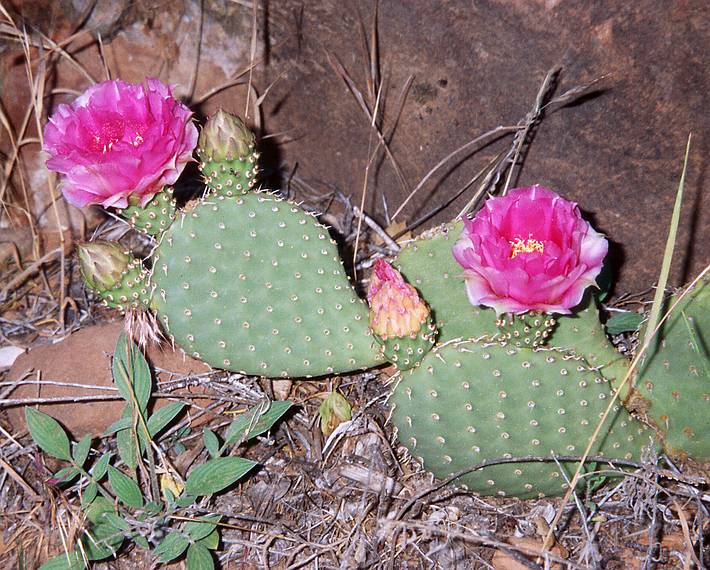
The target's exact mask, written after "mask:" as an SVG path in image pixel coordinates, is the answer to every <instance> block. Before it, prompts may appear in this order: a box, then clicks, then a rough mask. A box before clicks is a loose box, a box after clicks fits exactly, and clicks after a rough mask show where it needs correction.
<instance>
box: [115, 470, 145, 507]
mask: <svg viewBox="0 0 710 570" xmlns="http://www.w3.org/2000/svg"><path fill="white" fill-rule="evenodd" d="M108 482H109V483H110V484H111V489H113V492H114V493H115V494H116V496H117V497H118V498H119V499H120V500H121V502H122V503H124V504H125V505H126V506H128V507H134V508H140V507H142V506H143V494H142V493H141V489H140V487H139V486H138V483H136V482H135V481H134V480H133V479H131V478H130V477H129V476H128V475H126V474H125V473H122V472H121V471H119V470H118V469H116V468H115V467H113V466H111V465H109V468H108Z"/></svg>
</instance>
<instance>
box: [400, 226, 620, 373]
mask: <svg viewBox="0 0 710 570" xmlns="http://www.w3.org/2000/svg"><path fill="white" fill-rule="evenodd" d="M462 229H463V222H461V221H456V222H451V223H449V224H445V225H442V226H440V227H438V228H436V229H434V230H432V231H430V232H428V233H425V234H422V235H421V236H420V237H419V238H417V239H416V240H414V241H412V242H411V243H410V244H408V245H407V247H405V248H404V249H402V251H401V252H400V253H399V255H398V256H397V258H396V260H395V261H394V262H393V265H394V266H395V267H396V268H397V269H398V270H399V271H401V272H402V274H403V275H404V276H405V278H406V279H407V280H408V281H409V282H410V283H411V284H413V285H414V286H415V287H416V288H417V289H418V290H419V291H420V293H421V294H422V297H423V298H424V299H426V300H427V302H428V303H429V306H430V307H431V311H432V315H433V317H434V320H435V322H436V325H437V327H438V328H439V336H438V339H437V340H438V342H439V344H444V343H446V342H449V341H451V340H456V339H468V338H480V337H483V336H487V337H491V338H492V337H493V336H494V335H495V334H497V333H498V334H499V337H501V336H505V335H506V334H507V332H506V331H502V334H501V331H500V330H499V328H498V327H497V326H496V322H497V319H496V316H495V312H494V311H493V310H492V309H487V308H485V307H474V306H472V305H471V304H470V303H469V301H468V297H467V296H466V288H465V287H464V280H463V270H462V269H461V266H460V265H459V264H458V263H457V262H456V260H455V259H454V256H453V255H452V253H451V248H452V247H453V246H454V243H456V240H457V238H458V236H459V235H460V233H461V230H462ZM554 318H555V321H556V322H555V324H554V325H553V327H552V329H551V331H550V333H549V335H548V336H547V337H546V338H545V339H543V340H547V344H548V346H553V347H556V348H561V349H564V350H567V351H572V352H574V353H575V354H577V355H578V356H582V357H583V358H585V360H587V362H589V364H590V365H591V366H594V367H599V368H600V369H601V370H603V373H604V376H605V377H606V378H608V379H614V380H616V381H617V382H618V381H621V380H622V379H623V377H624V375H625V373H626V371H627V370H628V364H629V363H628V360H627V359H626V357H625V356H623V355H622V354H620V353H619V352H618V351H617V350H616V349H615V348H614V346H613V345H612V344H611V342H609V339H608V338H607V336H606V332H605V331H604V327H603V325H602V324H601V321H600V318H599V310H598V308H597V306H596V300H595V299H594V295H593V294H592V292H591V291H590V292H587V294H586V295H585V296H584V299H583V301H582V303H581V304H580V305H579V306H578V307H577V308H575V310H574V312H573V314H572V315H555V317H554ZM513 344H514V343H513Z"/></svg>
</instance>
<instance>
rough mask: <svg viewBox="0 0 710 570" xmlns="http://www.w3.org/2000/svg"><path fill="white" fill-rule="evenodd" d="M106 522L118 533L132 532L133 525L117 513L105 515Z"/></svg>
mask: <svg viewBox="0 0 710 570" xmlns="http://www.w3.org/2000/svg"><path fill="white" fill-rule="evenodd" d="M104 520H105V521H106V523H107V524H110V525H111V526H112V527H113V528H115V529H116V530H117V531H119V530H120V531H122V532H128V531H129V530H131V525H130V524H128V522H127V521H126V520H124V519H122V518H121V517H119V516H118V515H117V514H115V513H104Z"/></svg>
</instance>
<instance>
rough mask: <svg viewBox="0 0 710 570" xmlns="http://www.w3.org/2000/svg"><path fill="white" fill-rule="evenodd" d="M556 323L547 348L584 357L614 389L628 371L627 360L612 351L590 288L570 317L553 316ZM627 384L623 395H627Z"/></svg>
mask: <svg viewBox="0 0 710 570" xmlns="http://www.w3.org/2000/svg"><path fill="white" fill-rule="evenodd" d="M555 320H556V321H557V324H556V326H555V328H554V330H553V332H552V338H551V340H550V341H549V342H548V344H549V345H551V346H555V347H557V348H561V349H563V350H567V351H571V352H574V353H575V354H577V355H579V356H583V357H584V358H585V359H586V360H587V362H589V365H590V366H592V367H594V368H598V369H599V370H601V371H602V373H603V374H604V377H605V378H607V379H609V380H610V381H611V383H612V385H613V386H614V387H615V388H616V387H618V386H619V384H620V383H621V382H622V381H623V379H624V377H625V376H626V373H627V371H628V370H629V364H630V362H629V360H628V359H627V358H626V357H625V356H624V355H623V354H621V353H620V352H619V351H617V350H616V348H614V345H613V344H611V342H610V341H609V337H608V336H607V335H606V331H605V330H604V325H602V323H601V321H600V318H599V309H598V308H597V301H596V297H595V295H594V291H593V290H592V289H589V290H587V292H586V293H585V295H584V298H583V299H582V302H581V303H580V304H579V305H577V307H575V308H574V309H573V314H571V315H556V316H555ZM628 388H629V386H628V382H627V384H626V385H625V386H624V387H623V388H622V392H621V393H622V396H625V395H626V394H627V392H628Z"/></svg>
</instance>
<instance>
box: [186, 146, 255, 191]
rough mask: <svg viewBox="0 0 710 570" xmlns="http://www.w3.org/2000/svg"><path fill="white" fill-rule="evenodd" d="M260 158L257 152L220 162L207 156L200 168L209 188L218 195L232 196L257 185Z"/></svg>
mask: <svg viewBox="0 0 710 570" xmlns="http://www.w3.org/2000/svg"><path fill="white" fill-rule="evenodd" d="M198 152H199V149H198ZM258 158H259V153H257V152H251V153H250V154H249V155H248V156H244V157H237V158H235V159H233V160H223V161H220V162H217V161H212V160H210V159H209V158H207V157H205V158H204V159H203V160H202V161H201V162H200V163H199V165H198V168H199V169H200V172H202V175H203V176H204V178H205V184H206V185H207V188H209V189H210V190H211V191H212V192H213V193H215V194H217V195H221V196H226V197H232V196H237V195H240V194H246V193H247V192H249V191H250V190H251V189H252V188H254V186H256V176H257V174H258V173H259V168H258V167H257V160H258Z"/></svg>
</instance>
